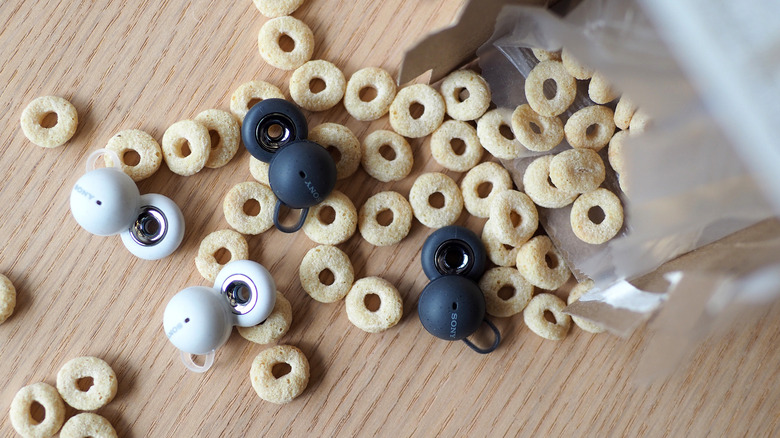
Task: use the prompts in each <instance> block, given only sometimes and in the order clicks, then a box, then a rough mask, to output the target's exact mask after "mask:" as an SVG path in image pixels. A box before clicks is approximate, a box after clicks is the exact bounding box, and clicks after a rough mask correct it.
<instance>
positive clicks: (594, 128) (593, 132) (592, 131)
mask: <svg viewBox="0 0 780 438" xmlns="http://www.w3.org/2000/svg"><path fill="white" fill-rule="evenodd" d="M600 135H601V125H599V124H598V123H594V124H592V125H590V126H588V127H587V128H586V129H585V137H587V138H588V140H593V139H594V138H596V137H599V136H600Z"/></svg>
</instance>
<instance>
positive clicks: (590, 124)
mask: <svg viewBox="0 0 780 438" xmlns="http://www.w3.org/2000/svg"><path fill="white" fill-rule="evenodd" d="M563 132H564V133H565V134H566V141H568V142H569V144H570V145H571V147H573V148H588V149H593V150H595V151H596V152H598V151H600V150H601V148H603V147H604V146H606V145H607V143H609V140H610V139H611V138H612V134H614V133H615V118H614V113H613V112H612V110H611V109H609V108H608V107H606V106H601V105H591V106H586V107H585V108H582V109H580V110H578V111H577V112H576V113H574V114H572V115H571V117H569V120H567V121H566V124H565V125H564V126H563Z"/></svg>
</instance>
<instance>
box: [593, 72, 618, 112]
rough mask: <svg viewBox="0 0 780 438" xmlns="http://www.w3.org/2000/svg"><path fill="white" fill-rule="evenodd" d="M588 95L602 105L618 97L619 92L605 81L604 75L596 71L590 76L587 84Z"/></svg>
mask: <svg viewBox="0 0 780 438" xmlns="http://www.w3.org/2000/svg"><path fill="white" fill-rule="evenodd" d="M588 97H590V100H592V101H593V102H595V103H598V104H600V105H603V104H605V103H609V102H612V101H613V100H615V99H617V98H618V97H620V93H619V92H618V91H617V90H615V89H614V88H613V87H612V85H611V84H610V83H609V82H607V79H606V78H605V77H604V75H602V74H601V73H599V72H596V73H594V74H593V77H592V78H590V84H588Z"/></svg>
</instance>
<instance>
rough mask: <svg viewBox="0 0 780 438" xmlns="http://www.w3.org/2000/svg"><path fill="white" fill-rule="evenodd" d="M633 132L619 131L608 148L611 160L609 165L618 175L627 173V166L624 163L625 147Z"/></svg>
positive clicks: (608, 155)
mask: <svg viewBox="0 0 780 438" xmlns="http://www.w3.org/2000/svg"><path fill="white" fill-rule="evenodd" d="M630 132H631V131H618V132H616V133H615V135H613V136H612V140H610V141H609V147H608V148H607V152H608V154H607V157H608V159H609V165H610V166H612V169H613V170H614V171H615V172H616V173H617V174H618V175H622V174H623V172H625V164H624V161H623V145H624V144H625V141H626V138H628V136H629V135H630V134H629V133H630Z"/></svg>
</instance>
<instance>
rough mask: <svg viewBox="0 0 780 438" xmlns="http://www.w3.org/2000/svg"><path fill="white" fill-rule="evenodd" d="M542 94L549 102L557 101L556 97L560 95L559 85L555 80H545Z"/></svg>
mask: <svg viewBox="0 0 780 438" xmlns="http://www.w3.org/2000/svg"><path fill="white" fill-rule="evenodd" d="M542 92H543V93H544V97H545V98H547V100H553V99H555V96H556V95H557V94H558V83H557V82H555V79H553V78H548V79H547V80H545V81H544V83H543V84H542Z"/></svg>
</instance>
